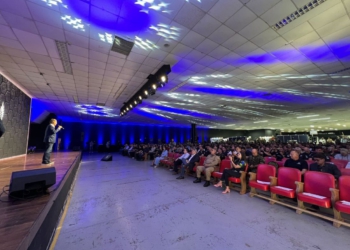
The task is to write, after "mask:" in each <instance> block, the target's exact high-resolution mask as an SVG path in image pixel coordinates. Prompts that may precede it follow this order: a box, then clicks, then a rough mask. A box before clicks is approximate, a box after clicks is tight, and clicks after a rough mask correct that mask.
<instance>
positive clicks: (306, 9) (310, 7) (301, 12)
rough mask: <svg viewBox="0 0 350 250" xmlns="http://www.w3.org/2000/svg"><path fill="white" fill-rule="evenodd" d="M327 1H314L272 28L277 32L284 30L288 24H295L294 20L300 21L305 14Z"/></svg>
mask: <svg viewBox="0 0 350 250" xmlns="http://www.w3.org/2000/svg"><path fill="white" fill-rule="evenodd" d="M326 1H327V0H313V1H311V2H309V3H308V4H306V5H304V7H302V8H300V9H298V10H296V11H294V12H293V13H291V14H290V15H289V16H287V17H285V18H283V19H282V20H281V21H279V22H277V23H276V24H275V25H273V26H272V27H271V28H273V29H274V30H275V31H277V30H279V29H281V28H283V27H284V26H286V25H287V24H289V23H291V22H293V21H294V20H296V19H298V18H299V17H301V16H303V15H304V14H306V13H308V12H309V11H311V10H313V9H314V8H316V7H317V6H320V5H321V4H323V3H324V2H326Z"/></svg>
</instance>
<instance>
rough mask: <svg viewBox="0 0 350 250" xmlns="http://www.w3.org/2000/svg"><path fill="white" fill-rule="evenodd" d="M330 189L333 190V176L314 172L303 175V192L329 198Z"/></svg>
mask: <svg viewBox="0 0 350 250" xmlns="http://www.w3.org/2000/svg"><path fill="white" fill-rule="evenodd" d="M330 188H335V179H334V176H333V175H331V174H327V173H322V172H315V171H307V172H306V173H305V174H304V192H306V193H312V194H317V195H321V196H325V197H328V198H331V192H329V189H330Z"/></svg>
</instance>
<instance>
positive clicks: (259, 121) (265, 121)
mask: <svg viewBox="0 0 350 250" xmlns="http://www.w3.org/2000/svg"><path fill="white" fill-rule="evenodd" d="M261 122H268V121H258V122H254V123H261Z"/></svg>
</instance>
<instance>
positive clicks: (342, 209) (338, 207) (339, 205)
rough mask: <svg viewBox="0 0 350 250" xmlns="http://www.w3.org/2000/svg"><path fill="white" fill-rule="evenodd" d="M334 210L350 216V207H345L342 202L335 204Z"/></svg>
mask: <svg viewBox="0 0 350 250" xmlns="http://www.w3.org/2000/svg"><path fill="white" fill-rule="evenodd" d="M348 202H350V201H348ZM334 208H335V209H336V210H338V211H339V212H342V213H347V214H350V205H345V204H343V203H342V202H341V201H337V202H336V203H335V204H334Z"/></svg>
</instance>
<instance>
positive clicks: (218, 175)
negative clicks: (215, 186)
mask: <svg viewBox="0 0 350 250" xmlns="http://www.w3.org/2000/svg"><path fill="white" fill-rule="evenodd" d="M211 176H212V177H214V178H221V176H222V173H220V172H213V173H211Z"/></svg>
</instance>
